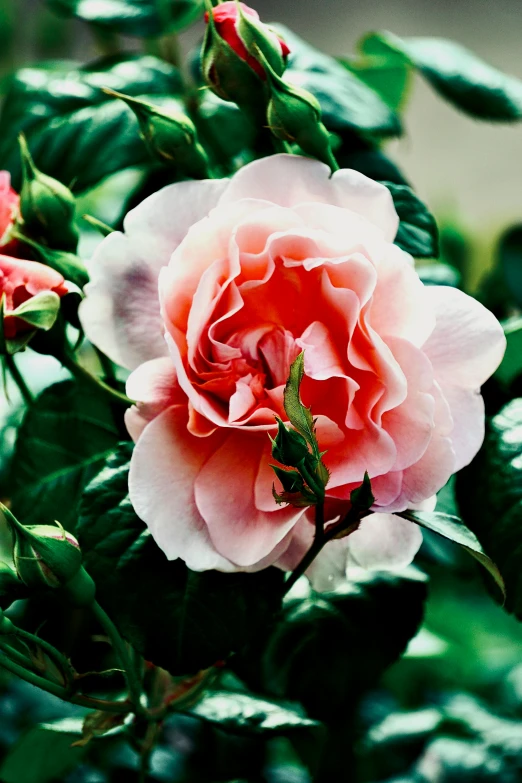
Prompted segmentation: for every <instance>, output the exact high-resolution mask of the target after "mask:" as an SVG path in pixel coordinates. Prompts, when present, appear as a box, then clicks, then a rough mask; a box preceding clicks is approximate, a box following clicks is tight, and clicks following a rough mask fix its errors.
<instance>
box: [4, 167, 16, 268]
mask: <svg viewBox="0 0 522 783" xmlns="http://www.w3.org/2000/svg"><path fill="white" fill-rule="evenodd" d="M19 203H20V196H19V195H18V193H16V191H14V190H13V188H12V187H11V175H10V174H9V172H8V171H0V249H1V251H2V253H5V254H6V255H11V253H14V252H15V251H16V247H17V242H16V240H13V239H12V237H11V229H12V228H13V226H14V222H15V220H16V217H17V215H18V206H19Z"/></svg>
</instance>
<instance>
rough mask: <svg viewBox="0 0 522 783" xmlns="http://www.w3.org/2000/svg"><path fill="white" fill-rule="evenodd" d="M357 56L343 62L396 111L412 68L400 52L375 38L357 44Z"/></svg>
mask: <svg viewBox="0 0 522 783" xmlns="http://www.w3.org/2000/svg"><path fill="white" fill-rule="evenodd" d="M358 48H359V51H360V53H361V56H360V57H357V58H352V59H350V60H347V61H344V65H346V67H347V68H349V69H350V70H352V71H353V72H354V73H355V74H356V75H357V76H358V77H359V78H360V79H362V80H363V81H364V82H365V83H366V84H367V85H368V86H369V87H371V88H372V89H373V90H375V91H376V92H377V93H378V94H379V95H380V96H381V98H382V99H383V100H384V101H386V103H387V104H388V106H390V108H391V109H393V110H394V111H399V110H400V109H402V108H403V107H404V103H405V102H406V99H407V96H408V92H409V86H410V83H411V73H410V72H411V66H410V64H409V63H408V61H407V60H406V58H405V57H404V55H403V54H402V53H400V52H395V51H393V50H392V49H390V47H389V46H387V45H386V44H383V43H382V42H381V40H380V39H379V38H378V37H377V36H375V35H368V36H366V37H365V38H363V39H362V40H361V41H360V42H359V47H358Z"/></svg>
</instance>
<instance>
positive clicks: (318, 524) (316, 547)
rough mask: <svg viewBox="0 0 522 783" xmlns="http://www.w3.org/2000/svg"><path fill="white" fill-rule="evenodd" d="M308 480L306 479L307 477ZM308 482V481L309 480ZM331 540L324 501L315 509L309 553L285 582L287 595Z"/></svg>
mask: <svg viewBox="0 0 522 783" xmlns="http://www.w3.org/2000/svg"><path fill="white" fill-rule="evenodd" d="M305 478H306V477H305ZM307 481H308V479H307ZM328 540H329V538H328V534H325V532H324V500H323V501H322V502H321V503H318V504H317V506H316V508H315V537H314V541H313V544H312V546H311V547H310V549H309V550H308V552H307V553H306V554H305V555H304V557H303V558H302V560H301V562H300V563H299V564H298V565H297V567H296V568H295V569H294V570H293V571H292V573H291V574H290V577H289V578H288V579H287V581H286V582H285V590H284V592H285V594H286V593H288V592H289V591H290V590H291V589H292V587H293V586H294V585H295V583H296V582H297V580H298V579H300V578H301V577H302V576H303V574H304V573H305V571H306V570H307V569H308V568H309V567H310V566H311V565H312V563H313V561H314V560H315V558H316V557H317V555H318V554H319V552H320V551H321V549H322V548H323V546H324V545H325V544H326V542H327V541H328Z"/></svg>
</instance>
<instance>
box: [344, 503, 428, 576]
mask: <svg viewBox="0 0 522 783" xmlns="http://www.w3.org/2000/svg"><path fill="white" fill-rule="evenodd" d="M343 540H344V541H346V549H347V565H348V566H350V565H353V566H359V567H360V568H367V569H371V570H376V571H378V570H384V571H394V570H400V569H401V568H405V567H406V566H407V565H409V564H410V563H411V561H412V560H413V558H414V557H415V555H416V554H417V552H418V551H419V549H420V546H421V544H422V533H421V530H420V528H419V526H418V525H415V524H414V523H413V522H408V520H406V519H402V518H401V517H397V516H395V515H393V514H370V516H368V517H364V519H363V520H362V521H361V525H360V527H359V529H358V530H356V531H355V532H354V533H351V534H350V535H349V536H347V538H345V539H343Z"/></svg>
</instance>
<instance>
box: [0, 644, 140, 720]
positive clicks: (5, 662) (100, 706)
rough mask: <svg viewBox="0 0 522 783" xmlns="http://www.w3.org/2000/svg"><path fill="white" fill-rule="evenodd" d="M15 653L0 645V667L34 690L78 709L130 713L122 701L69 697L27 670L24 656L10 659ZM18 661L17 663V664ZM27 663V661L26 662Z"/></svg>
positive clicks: (43, 678)
mask: <svg viewBox="0 0 522 783" xmlns="http://www.w3.org/2000/svg"><path fill="white" fill-rule="evenodd" d="M13 652H14V653H16V651H15V650H13V649H12V648H11V647H8V646H7V645H3V644H0V666H1V667H3V668H4V669H7V671H8V672H11V674H14V675H15V676H17V677H20V679H21V680H25V682H28V683H30V684H31V685H34V686H35V687H36V688H40V690H42V691H46V692H47V693H51V694H52V695H53V696H57V697H58V698H59V699H62V700H63V701H68V702H70V703H71V704H78V705H79V706H80V707H87V708H88V709H91V710H103V711H104V712H121V713H125V714H127V713H128V712H130V704H129V703H128V702H122V701H106V700H105V699H96V698H92V697H90V696H81V695H76V696H70V695H69V694H68V692H67V690H66V689H65V688H63V687H62V686H61V685H58V683H55V682H51V680H47V679H46V678H45V677H41V676H40V675H38V674H35V673H34V672H33V671H31V670H30V669H28V668H27V667H26V665H24V664H23V663H22V660H24V661H25V658H24V656H23V655H22V654H21V653H17V654H16V655H15V656H13V657H15V658H16V661H15V660H12V659H11V657H10V656H11V655H12V654H13ZM17 661H18V662H17ZM27 663H29V661H27Z"/></svg>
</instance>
